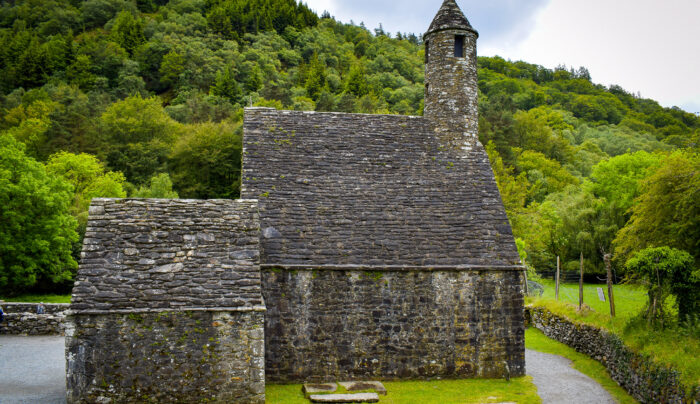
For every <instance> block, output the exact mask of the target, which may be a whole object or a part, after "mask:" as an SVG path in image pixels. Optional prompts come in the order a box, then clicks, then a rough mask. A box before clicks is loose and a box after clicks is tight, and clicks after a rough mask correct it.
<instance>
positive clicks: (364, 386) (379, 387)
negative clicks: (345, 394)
mask: <svg viewBox="0 0 700 404" xmlns="http://www.w3.org/2000/svg"><path fill="white" fill-rule="evenodd" d="M338 384H340V385H341V386H343V387H344V388H345V390H347V391H362V390H374V391H375V392H377V393H378V394H381V395H384V396H386V388H385V387H384V385H383V384H382V382H377V381H369V382H340V383H338Z"/></svg>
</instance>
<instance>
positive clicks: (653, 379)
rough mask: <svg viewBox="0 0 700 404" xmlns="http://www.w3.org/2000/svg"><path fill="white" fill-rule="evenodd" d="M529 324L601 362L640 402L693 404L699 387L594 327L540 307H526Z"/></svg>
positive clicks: (696, 399) (697, 399)
mask: <svg viewBox="0 0 700 404" xmlns="http://www.w3.org/2000/svg"><path fill="white" fill-rule="evenodd" d="M527 317H528V319H529V322H530V325H531V326H534V327H536V328H537V329H539V330H541V331H542V332H543V333H544V334H545V335H546V336H548V337H549V338H552V339H555V340H557V341H559V342H562V343H564V344H566V345H568V346H570V347H572V348H574V349H576V350H577V351H579V352H581V353H584V354H586V355H588V356H590V357H592V358H593V359H595V360H597V361H599V362H600V363H602V364H603V365H604V366H605V367H606V369H607V370H608V372H610V375H611V376H612V378H613V380H615V381H616V382H617V383H618V384H619V385H620V386H622V387H623V388H624V389H625V390H627V392H628V393H630V394H631V395H632V396H633V397H634V398H636V399H637V400H639V401H640V402H642V403H677V404H682V403H696V402H698V401H700V385H696V386H684V385H683V384H682V383H681V381H680V378H679V375H678V373H677V372H676V371H674V370H673V369H670V368H667V367H665V366H662V365H659V364H656V363H654V362H653V360H652V359H651V358H649V357H647V356H645V355H641V354H638V353H636V352H634V351H633V350H631V349H630V348H629V347H627V346H626V345H625V344H624V342H623V341H622V340H621V339H620V338H619V337H617V336H616V335H613V334H611V333H609V332H607V331H605V330H602V329H600V328H597V327H593V326H589V325H585V324H576V323H574V322H572V321H571V320H569V319H566V318H564V317H561V316H558V315H556V314H553V313H552V312H550V311H549V310H547V309H545V308H542V307H528V308H527Z"/></svg>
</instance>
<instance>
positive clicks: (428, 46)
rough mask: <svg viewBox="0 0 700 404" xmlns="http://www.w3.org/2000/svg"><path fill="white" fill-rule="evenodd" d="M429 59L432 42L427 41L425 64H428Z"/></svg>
mask: <svg viewBox="0 0 700 404" xmlns="http://www.w3.org/2000/svg"><path fill="white" fill-rule="evenodd" d="M429 57H430V42H429V41H425V63H428V58H429Z"/></svg>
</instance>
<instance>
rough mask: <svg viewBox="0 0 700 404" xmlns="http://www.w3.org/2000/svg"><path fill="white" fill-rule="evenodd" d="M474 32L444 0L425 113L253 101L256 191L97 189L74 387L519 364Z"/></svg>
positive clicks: (247, 169) (237, 393) (168, 390)
mask: <svg viewBox="0 0 700 404" xmlns="http://www.w3.org/2000/svg"><path fill="white" fill-rule="evenodd" d="M477 37H478V34H477V33H476V31H475V30H474V29H473V28H472V27H471V25H470V24H469V21H468V20H467V19H466V17H465V16H464V14H463V13H462V12H461V11H460V9H459V7H458V6H457V4H456V3H455V2H454V0H445V1H444V3H443V4H442V6H441V8H440V10H439V12H438V14H437V16H436V17H435V19H434V20H433V22H432V24H431V25H430V28H429V29H428V32H426V34H425V35H424V40H425V46H426V71H425V83H426V84H425V112H424V116H423V117H410V116H396V115H363V114H343V113H314V112H295V111H278V110H275V109H269V108H247V109H246V110H245V117H244V139H243V148H244V150H243V180H242V188H241V194H242V195H241V196H242V197H243V198H244V199H243V200H240V201H179V200H176V201H166V200H107V199H100V200H95V201H93V205H92V207H91V210H90V219H89V223H88V230H87V234H86V239H85V243H84V247H83V258H82V261H81V265H80V269H79V272H78V278H77V282H76V284H75V287H74V291H73V302H72V305H71V315H70V316H69V319H70V322H69V327H68V329H67V331H66V334H67V340H66V351H67V361H68V389H69V390H68V397H69V402H91V401H96V400H98V399H100V400H101V399H116V400H117V401H130V400H131V401H147V400H156V401H158V400H160V401H174V400H176V399H177V400H182V401H189V402H191V401H200V400H204V399H207V400H213V401H218V402H263V401H264V381H265V379H266V380H267V381H275V382H292V381H294V382H299V381H322V380H338V379H384V380H386V379H406V378H410V379H415V378H435V377H444V378H465V377H497V378H500V377H506V376H508V375H510V376H520V375H523V374H524V373H525V363H524V324H523V321H524V319H523V294H522V284H523V267H522V266H521V264H520V260H519V257H518V253H517V249H516V247H515V242H514V239H513V235H512V233H511V228H510V225H509V223H508V219H507V217H506V214H505V210H504V208H503V204H502V202H501V198H500V195H499V192H498V188H497V186H496V182H495V179H494V175H493V173H492V171H491V167H490V165H489V160H488V156H487V155H486V152H485V150H484V148H483V146H482V145H481V144H480V143H479V140H478V116H477V113H478V110H477V76H476V39H477ZM263 329H264V335H263ZM263 341H264V342H263ZM263 344H264V349H263ZM263 363H264V365H263Z"/></svg>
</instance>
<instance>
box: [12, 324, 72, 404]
mask: <svg viewBox="0 0 700 404" xmlns="http://www.w3.org/2000/svg"><path fill="white" fill-rule="evenodd" d="M64 341H65V339H64V337H20V336H9V335H7V336H6V335H2V336H0V403H2V404H20V403H22V404H25V403H27V404H30V403H31V404H34V403H42V404H58V403H61V404H63V403H65V402H66V360H65V359H64V356H65V348H64Z"/></svg>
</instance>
